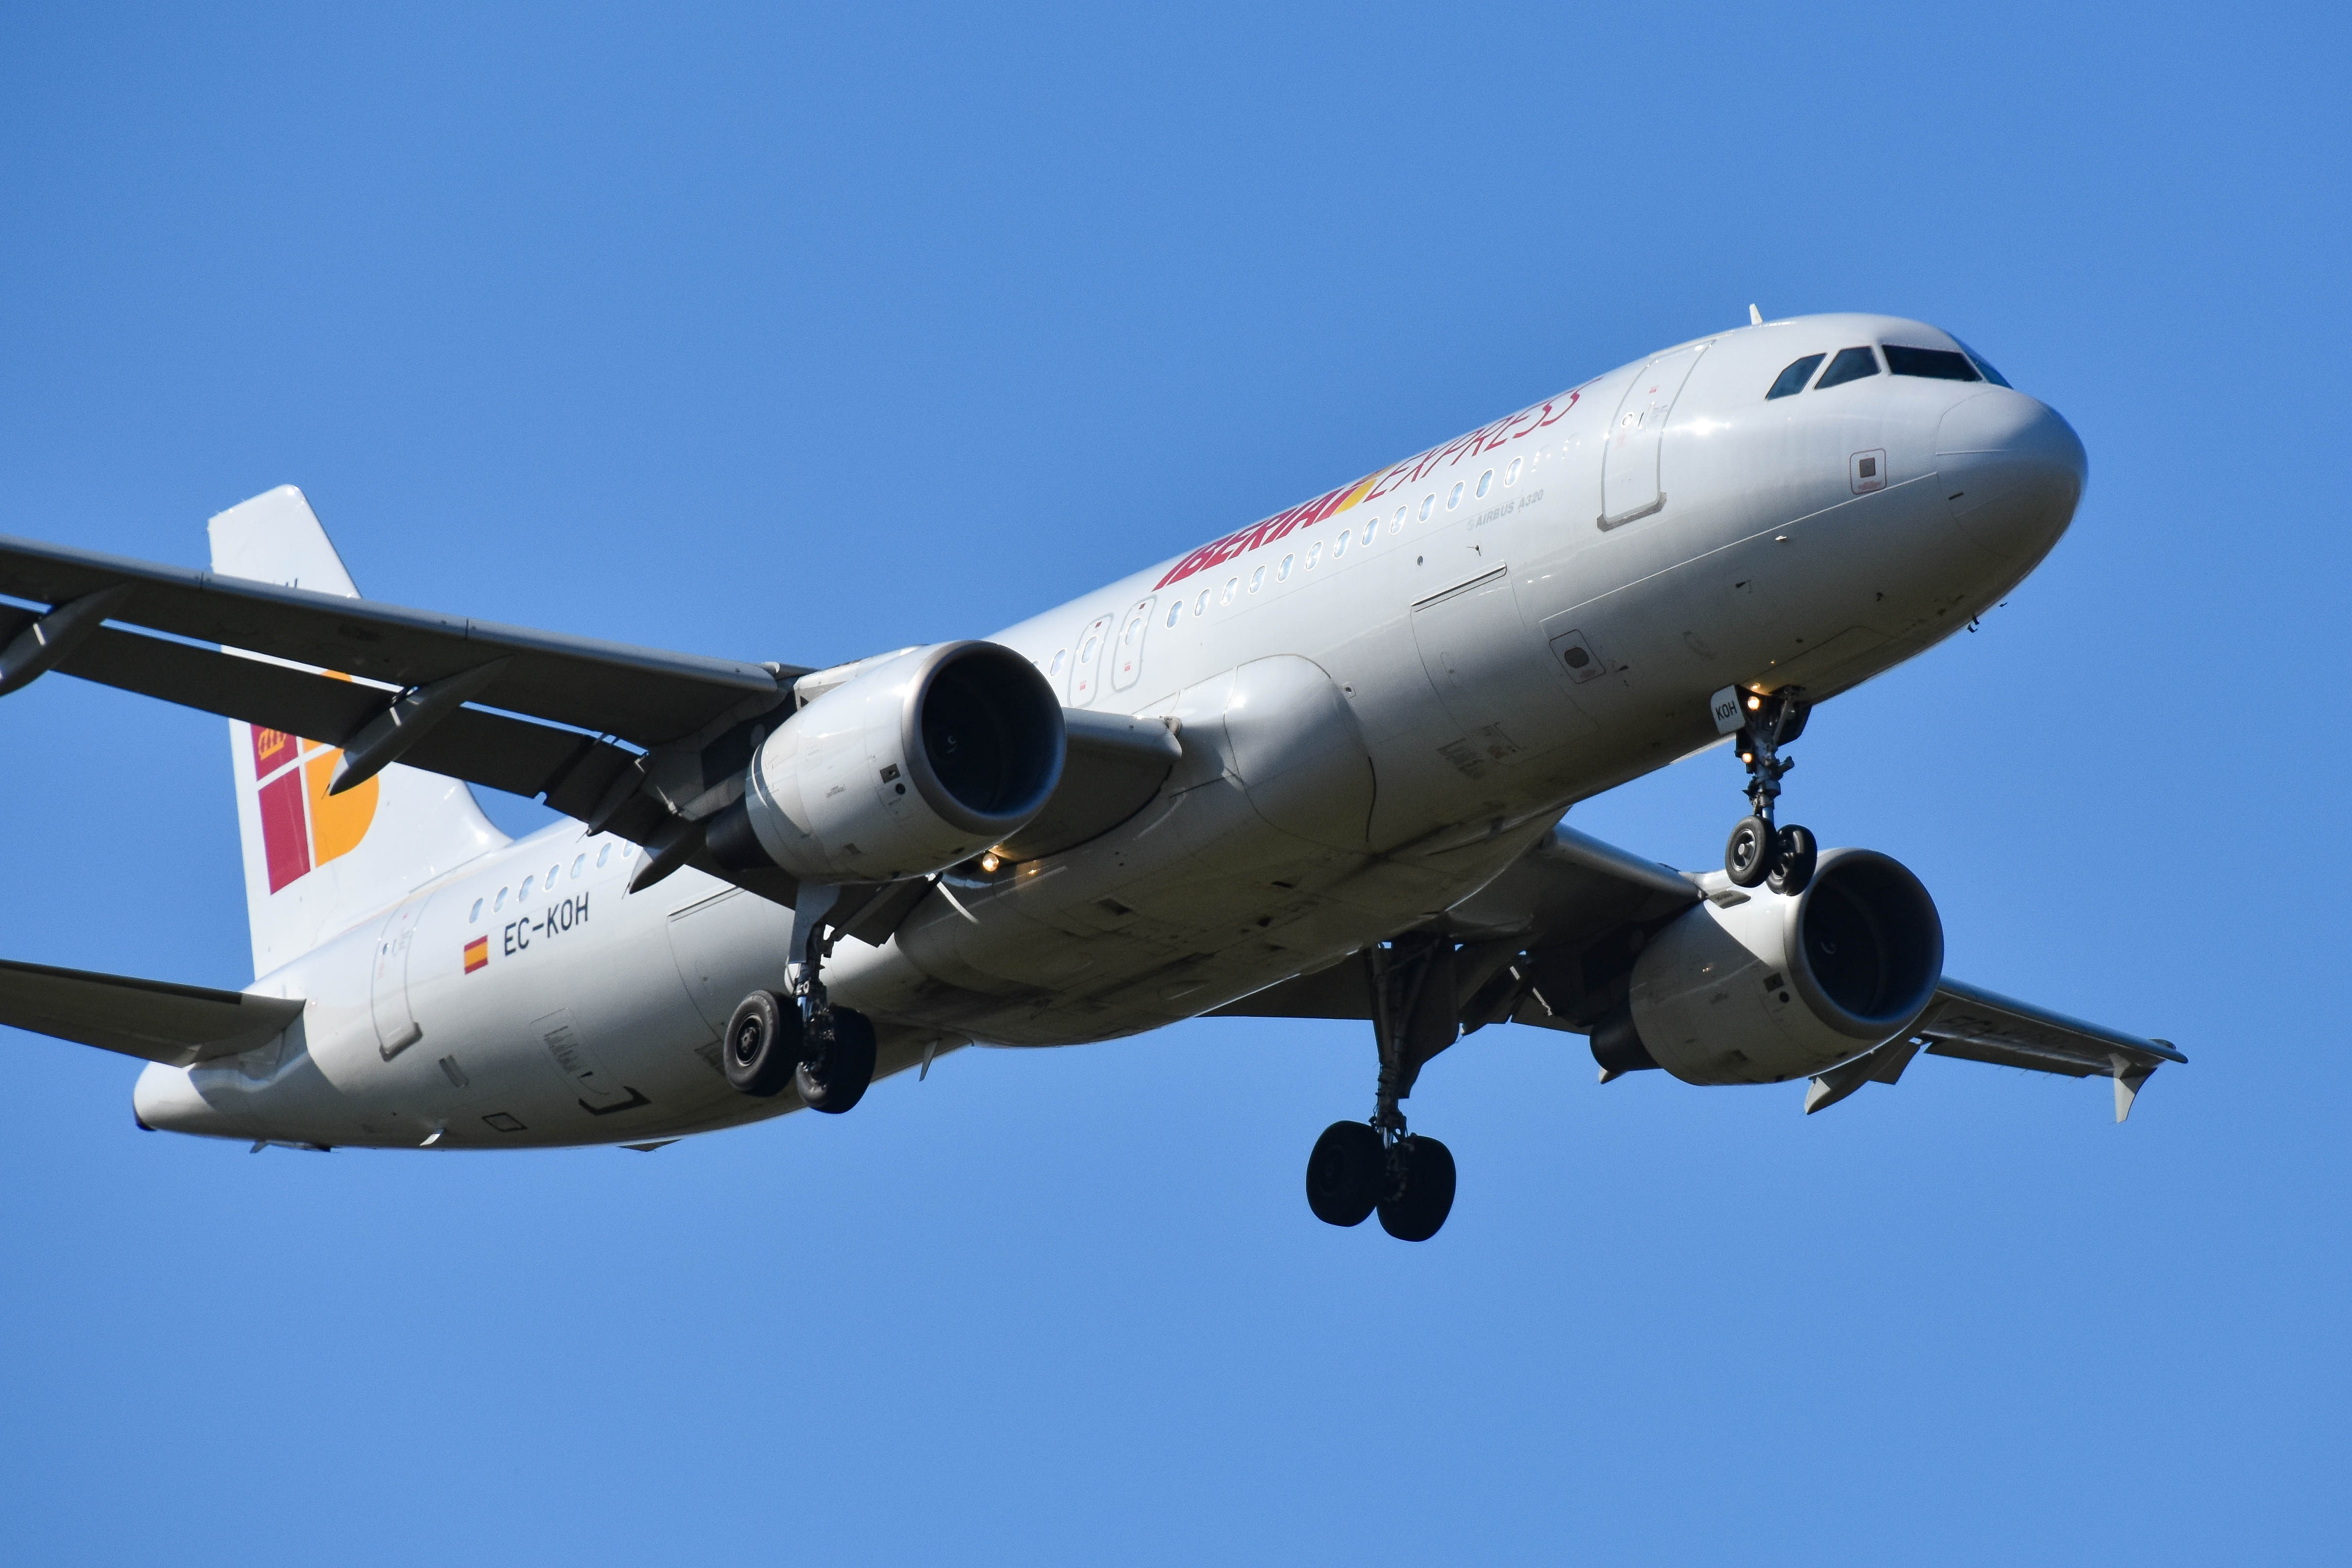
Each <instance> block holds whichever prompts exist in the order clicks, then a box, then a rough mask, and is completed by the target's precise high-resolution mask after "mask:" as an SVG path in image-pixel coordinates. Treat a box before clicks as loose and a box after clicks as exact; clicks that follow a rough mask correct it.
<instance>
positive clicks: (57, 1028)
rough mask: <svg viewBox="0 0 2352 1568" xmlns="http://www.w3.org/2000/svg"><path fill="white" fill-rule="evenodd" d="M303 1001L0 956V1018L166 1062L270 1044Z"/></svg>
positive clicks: (179, 1063) (189, 1062)
mask: <svg viewBox="0 0 2352 1568" xmlns="http://www.w3.org/2000/svg"><path fill="white" fill-rule="evenodd" d="M300 1016H302V1003H301V1001H300V1000H299V998H297V999H291V1000H289V999H288V998H285V997H278V996H253V995H248V994H246V993H245V992H242V991H215V990H212V989H210V988H209V987H206V986H202V985H174V984H171V983H169V982H168V981H163V980H133V979H130V978H127V977H125V976H123V975H120V974H93V973H89V972H87V971H85V970H79V969H50V968H47V967H46V966H45V965H42V964H38V963H11V962H9V961H8V960H5V959H0V1024H6V1025H8V1026H11V1027H13V1028H18V1029H26V1030H30V1031H31V1032H32V1033H34V1034H37V1035H54V1036H56V1037H58V1038H59V1039H61V1040H75V1041H79V1043H81V1044H82V1045H85V1046H97V1047H100V1049H102V1050H110V1051H120V1052H121V1053H122V1054H123V1055H124V1056H126V1057H142V1058H146V1059H147V1060H148V1061H151V1062H163V1063H164V1064H165V1065H166V1066H169V1067H178V1068H184V1067H193V1066H194V1065H195V1064H196V1063H198V1062H205V1061H211V1060H212V1059H214V1058H216V1057H233V1056H235V1055H236V1054H237V1053H238V1052H240V1051H249V1050H251V1049H252V1048H253V1047H256V1046H259V1045H265V1044H267V1043H268V1040H269V1038H270V1037H271V1036H273V1035H276V1034H278V1033H279V1032H280V1031H282V1030H283V1029H284V1028H285V1027H286V1026H288V1025H289V1024H291V1023H292V1022H293V1021H294V1020H295V1019H297V1018H299V1017H300Z"/></svg>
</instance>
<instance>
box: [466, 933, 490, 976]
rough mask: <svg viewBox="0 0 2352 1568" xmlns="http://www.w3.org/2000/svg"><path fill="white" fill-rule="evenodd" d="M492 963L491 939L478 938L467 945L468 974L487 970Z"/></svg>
mask: <svg viewBox="0 0 2352 1568" xmlns="http://www.w3.org/2000/svg"><path fill="white" fill-rule="evenodd" d="M489 962H490V939H489V938H488V937H486V936H478V937H476V938H475V939H474V940H473V941H471V942H467V944H466V973H468V974H471V973H474V971H476V970H477V969H483V968H487V967H488V964H489Z"/></svg>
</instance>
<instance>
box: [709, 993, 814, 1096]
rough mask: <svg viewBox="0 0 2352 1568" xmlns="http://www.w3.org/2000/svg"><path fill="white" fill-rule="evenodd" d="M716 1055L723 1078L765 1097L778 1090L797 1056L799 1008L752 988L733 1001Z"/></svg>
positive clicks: (788, 1077)
mask: <svg viewBox="0 0 2352 1568" xmlns="http://www.w3.org/2000/svg"><path fill="white" fill-rule="evenodd" d="M719 1055H720V1057H721V1058H723V1059H724V1063H725V1066H726V1068H727V1081H728V1082H729V1083H731V1084H733V1085H734V1086H735V1087H736V1089H739V1090H740V1091H741V1092H742V1093H745V1094H752V1095H757V1096H759V1097H760V1098H761V1099H762V1100H765V1099H768V1098H770V1097H771V1096H773V1095H778V1094H782V1092H783V1090H784V1085H786V1084H788V1083H790V1082H792V1081H793V1068H797V1067H798V1066H800V1060H801V1010H800V1008H799V1007H798V1006H796V1005H793V1003H791V1002H789V1001H786V1000H784V999H783V998H782V997H780V996H778V995H777V994H775V993H774V992H772V991H754V992H752V993H751V994H750V995H749V996H746V997H744V998H743V1000H742V1001H741V1002H740V1003H738V1004H737V1005H736V1008H735V1016H734V1017H733V1018H732V1019H730V1020H729V1022H728V1025H727V1038H726V1039H725V1040H724V1041H723V1042H722V1043H721V1045H720V1048H719Z"/></svg>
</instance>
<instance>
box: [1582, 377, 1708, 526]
mask: <svg viewBox="0 0 2352 1568" xmlns="http://www.w3.org/2000/svg"><path fill="white" fill-rule="evenodd" d="M1702 353H1706V344H1705V343H1701V344H1699V345H1698V347H1696V348H1689V349H1676V350H1675V352H1674V353H1670V354H1660V355H1659V356H1658V357H1657V358H1656V359H1654V360H1652V361H1651V362H1650V363H1648V364H1646V365H1644V366H1643V367H1642V374H1640V375H1637V376H1635V377H1634V378H1633V385H1631V386H1629V387H1627V388H1626V389H1625V400H1624V401H1623V402H1622V403H1621V404H1619V405H1617V422H1616V423H1615V424H1614V425H1612V426H1610V429H1609V441H1608V445H1607V446H1606V447H1605V448H1604V449H1603V451H1602V454H1601V517H1600V523H1601V527H1602V528H1616V527H1618V526H1620V525H1621V524H1623V523H1628V522H1632V521H1633V520H1634V519H1636V518H1643V517H1648V516H1649V515H1650V514H1651V513H1653V512H1655V511H1662V510H1664V508H1665V504H1666V495H1665V489H1664V485H1663V482H1662V475H1661V473H1660V468H1659V458H1660V452H1661V448H1662V447H1663V445H1664V442H1663V440H1662V437H1664V435H1665V433H1666V418H1667V416H1669V415H1671V414H1672V413H1673V412H1674V408H1675V398H1676V397H1678V396H1680V395H1682V390H1683V383H1684V382H1685V381H1687V380H1689V379H1690V373H1691V367H1692V366H1693V365H1695V364H1696V363H1698V356H1699V355H1700V354H1702Z"/></svg>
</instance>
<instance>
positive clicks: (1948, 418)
mask: <svg viewBox="0 0 2352 1568" xmlns="http://www.w3.org/2000/svg"><path fill="white" fill-rule="evenodd" d="M1936 471H1937V474H1938V475H1939V476H1941V478H1942V479H1943V481H1944V493H1945V496H1946V498H1947V499H1946V502H1945V504H1946V505H1948V507H1950V509H1951V511H1952V517H1953V521H1956V522H1957V523H1958V525H1959V527H1960V531H1962V532H1963V533H1965V534H1966V535H1967V536H1968V537H1969V539H1970V540H1971V541H1972V542H1975V543H1976V544H1977V545H1978V546H1979V547H1980V548H1982V549H1985V550H1989V551H1990V552H1993V553H1994V554H1996V555H1999V556H2000V557H2002V558H2003V559H2004V560H2011V559H2021V560H2024V561H2038V560H2040V559H2041V558H2042V555H2043V554H2044V553H2046V552H2048V551H2049V549H2050V547H2051V546H2052V545H2053V544H2055V543H2057V542H2058V536H2059V535H2061V534H2063V533H2064V532H2065V531H2066V525H2067V524H2068V523H2070V522H2072V521H2074V508H2075V506H2076V504H2077V503H2078V502H2080V501H2081V500H2082V499H2083V486H2084V483H2085V481H2086V480H2087V479H2089V477H2090V460H2089V458H2087V457H2086V456H2085V454H2084V451H2083V442H2082V438H2081V437H2078V436H2076V435H2075V434H2074V426H2071V425H2069V424H2067V423H2066V421H2065V420H2063V419H2062V418H2060V417H2059V416H2058V411H2057V410H2056V409H2054V408H2052V407H2051V406H2050V405H2048V404H2046V403H2042V402H2039V401H2037V400H2036V399H2034V398H2031V397H2028V396H2026V395H2024V394H2023V393H2021V392H2011V391H2009V390H2008V389H2007V388H1990V389H1988V390H1986V391H1983V392H1979V393H1978V394H1977V395H1975V396H1973V397H1968V398H1964V399H1962V400H1961V401H1960V402H1958V403H1956V404H1954V405H1952V406H1951V407H1950V408H1949V409H1948V410H1946V411H1945V414H1944V418H1943V423H1942V424H1941V425H1940V426H1938V427H1937V432H1936Z"/></svg>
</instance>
